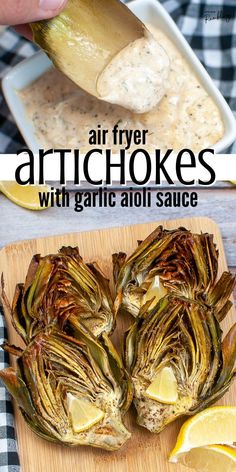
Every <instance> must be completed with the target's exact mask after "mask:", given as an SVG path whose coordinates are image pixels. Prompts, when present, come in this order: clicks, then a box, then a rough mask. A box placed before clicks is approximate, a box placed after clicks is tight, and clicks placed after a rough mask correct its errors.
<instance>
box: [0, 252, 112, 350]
mask: <svg viewBox="0 0 236 472" xmlns="http://www.w3.org/2000/svg"><path fill="white" fill-rule="evenodd" d="M2 300H3V306H4V309H5V311H6V310H8V312H9V314H10V316H11V317H12V321H13V324H14V327H15V328H16V330H17V332H18V333H19V334H20V335H21V337H22V338H23V339H24V341H25V342H26V343H28V342H29V341H30V340H31V339H32V338H33V337H34V336H35V335H37V333H38V332H39V331H40V330H41V329H43V328H44V327H46V326H48V325H51V324H56V325H58V326H59V327H60V329H62V330H68V329H69V330H70V332H71V334H73V331H74V330H76V328H77V326H78V325H79V324H80V323H81V322H82V323H83V325H84V326H85V327H86V328H88V329H89V330H90V331H91V332H92V333H93V334H94V335H95V336H97V337H99V336H100V335H101V334H102V333H103V332H106V333H111V331H112V330H113V328H114V316H113V301H112V297H111V293H110V289H109V281H108V280H107V279H106V278H105V277H104V275H103V274H102V273H101V271H100V270H99V268H98V267H97V266H96V265H95V264H85V263H84V262H83V259H82V257H81V256H80V254H79V250H78V248H71V247H63V248H62V249H61V250H60V251H59V253H58V254H53V255H47V256H45V257H41V256H40V255H35V256H34V257H33V259H32V261H31V264H30V266H29V269H28V273H27V276H26V280H25V283H24V284H18V285H17V286H16V290H15V296H14V300H13V304H12V308H11V307H10V304H9V302H8V300H7V297H6V295H5V293H4V289H3V292H2Z"/></svg>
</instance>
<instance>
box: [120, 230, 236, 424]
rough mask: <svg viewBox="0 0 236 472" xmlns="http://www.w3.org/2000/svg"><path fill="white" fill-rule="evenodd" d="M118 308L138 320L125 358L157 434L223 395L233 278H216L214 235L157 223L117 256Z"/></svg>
mask: <svg viewBox="0 0 236 472" xmlns="http://www.w3.org/2000/svg"><path fill="white" fill-rule="evenodd" d="M114 263H115V265H114V273H115V277H116V279H117V298H116V310H118V309H119V308H122V309H123V310H124V311H126V312H129V313H130V314H132V315H134V316H135V317H136V320H135V322H134V324H133V325H132V326H131V328H130V329H129V331H128V332H127V335H126V341H125V360H126V366H127V369H128V370H129V372H130V374H131V377H132V380H133V385H134V403H135V407H136V409H137V413H138V419H137V421H138V423H139V424H140V425H141V426H144V427H146V428H147V429H149V430H150V431H152V432H160V431H161V430H162V429H163V428H164V427H165V426H166V425H167V424H168V423H170V422H172V421H174V420H175V419H176V418H177V417H179V416H182V415H192V414H194V413H196V412H198V411H199V410H201V409H203V408H205V407H206V406H208V405H209V404H212V403H214V402H215V401H216V400H218V399H219V398H220V397H221V396H222V395H224V393H225V392H226V391H227V389H228V388H229V386H230V383H231V381H232V380H233V378H234V377H235V375H236V371H235V370H234V363H235V359H236V324H235V325H233V326H232V328H231V329H230V331H229V333H228V334H227V335H226V337H225V338H224V339H222V330H221V327H220V322H221V321H222V320H223V319H224V318H225V316H226V315H227V313H228V311H229V309H230V308H231V305H232V303H231V301H230V300H229V297H230V295H231V293H232V290H233V287H234V285H235V277H233V276H232V275H231V274H230V273H229V272H224V273H223V274H222V276H221V277H220V279H219V280H218V281H217V272H218V253H217V250H216V247H215V245H214V243H213V238H212V236H211V235H209V234H200V235H198V234H192V233H191V232H189V231H187V230H185V229H184V228H180V229H178V230H175V231H167V230H163V228H161V227H159V228H157V229H156V230H155V231H154V232H153V233H152V234H151V235H150V236H149V237H148V238H147V239H146V240H145V241H143V242H142V243H140V245H139V246H138V249H137V250H136V251H135V252H134V253H133V255H131V257H129V258H128V259H127V262H126V261H125V255H124V254H119V255H115V256H114Z"/></svg>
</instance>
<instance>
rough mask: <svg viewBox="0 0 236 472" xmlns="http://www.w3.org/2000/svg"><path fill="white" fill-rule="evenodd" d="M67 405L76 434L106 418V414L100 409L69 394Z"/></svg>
mask: <svg viewBox="0 0 236 472" xmlns="http://www.w3.org/2000/svg"><path fill="white" fill-rule="evenodd" d="M67 404H68V410H69V414H70V418H71V423H72V428H73V430H74V432H75V433H81V432H82V431H86V430H87V429H89V428H91V427H92V426H94V425H95V424H96V423H98V422H99V421H101V420H102V419H103V418H104V412H103V411H102V410H100V408H97V407H96V406H95V405H93V404H92V403H90V402H88V401H85V400H82V399H81V398H77V397H75V396H74V395H72V394H71V393H68V394H67Z"/></svg>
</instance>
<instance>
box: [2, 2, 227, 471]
mask: <svg viewBox="0 0 236 472" xmlns="http://www.w3.org/2000/svg"><path fill="white" fill-rule="evenodd" d="M235 2H236V0H205V1H200V0H161V3H162V4H163V5H164V7H165V8H166V9H167V11H168V12H169V13H170V14H171V16H172V17H173V19H174V20H175V22H176V23H177V25H178V27H179V28H180V30H181V31H182V33H183V34H184V36H185V38H186V39H187V41H188V42H189V44H190V45H191V46H192V48H193V49H194V51H195V53H196V54H197V56H198V57H199V59H200V61H201V62H202V63H203V65H204V66H205V68H206V69H207V71H208V73H209V74H210V76H211V77H212V79H213V80H214V82H215V84H216V85H217V87H218V88H219V89H220V91H221V93H222V94H223V95H224V97H225V98H226V100H227V102H228V103H229V105H230V107H231V109H232V110H233V112H234V113H235V116H236V3H235ZM35 50H36V48H35V46H33V45H32V44H30V43H29V42H28V41H26V40H24V39H22V38H20V37H19V36H18V35H17V34H16V33H15V32H14V30H12V29H7V30H6V31H5V32H4V33H2V35H0V78H1V77H3V75H4V74H5V73H6V72H7V70H9V68H11V67H12V66H14V65H15V64H17V63H18V62H20V61H21V60H22V59H24V58H25V57H29V56H30V55H31V54H33V53H34V52H35ZM23 145H24V141H23V139H22V137H21V135H20V133H19V132H18V130H17V127H16V125H15V123H14V120H13V118H12V116H11V114H10V112H9V110H8V108H7V105H6V103H5V101H4V99H3V97H2V95H1V91H0V152H1V153H15V152H16V151H17V150H18V149H19V148H20V147H21V146H23ZM229 152H232V153H236V143H235V144H234V145H233V146H232V147H231V149H230V150H229ZM5 336H6V333H5V328H4V325H3V317H2V316H1V313H0V342H1V341H3V340H4V338H5ZM7 365H8V356H6V355H5V354H4V352H3V351H1V350H0V368H4V367H6V366H7ZM14 438H15V436H14V426H13V415H12V407H11V403H10V399H9V396H8V394H7V393H6V390H5V388H4V387H1V386H0V470H1V472H19V470H20V468H19V461H18V455H17V449H16V442H15V439H14ZM32 472H33V471H32Z"/></svg>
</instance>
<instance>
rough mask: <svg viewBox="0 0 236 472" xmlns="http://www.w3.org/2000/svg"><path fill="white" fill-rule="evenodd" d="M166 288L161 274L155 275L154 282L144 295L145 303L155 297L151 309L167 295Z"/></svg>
mask: <svg viewBox="0 0 236 472" xmlns="http://www.w3.org/2000/svg"><path fill="white" fill-rule="evenodd" d="M166 293H167V292H166V289H165V288H164V287H163V285H162V283H161V281H160V277H159V275H155V277H153V279H152V282H151V284H150V286H149V288H148V290H147V291H146V293H145V295H144V296H143V303H142V304H143V305H144V304H145V303H146V302H148V301H149V300H152V298H153V297H154V300H153V302H152V303H151V305H150V307H149V310H150V309H152V308H153V307H154V306H155V305H156V303H157V302H158V301H159V300H160V299H161V298H162V297H164V296H165V295H166Z"/></svg>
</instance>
